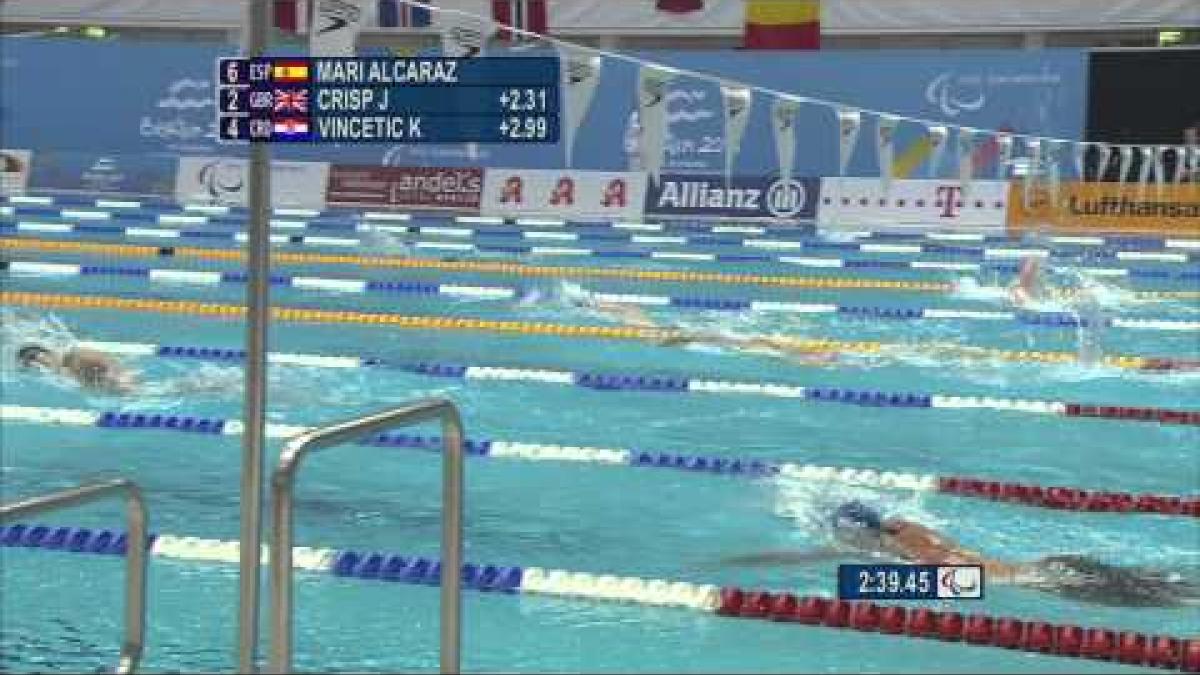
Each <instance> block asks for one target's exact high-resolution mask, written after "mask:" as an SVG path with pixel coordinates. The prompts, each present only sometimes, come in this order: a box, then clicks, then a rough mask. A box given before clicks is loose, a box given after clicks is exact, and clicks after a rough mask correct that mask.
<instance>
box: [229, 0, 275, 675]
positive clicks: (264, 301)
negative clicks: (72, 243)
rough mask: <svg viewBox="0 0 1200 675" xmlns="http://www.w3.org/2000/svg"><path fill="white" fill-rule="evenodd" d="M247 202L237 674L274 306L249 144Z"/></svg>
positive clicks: (254, 45) (260, 195)
mask: <svg viewBox="0 0 1200 675" xmlns="http://www.w3.org/2000/svg"><path fill="white" fill-rule="evenodd" d="M246 4H247V10H246V12H247V14H246V36H245V41H244V47H245V56H246V57H247V58H255V57H260V56H265V54H266V50H267V30H268V27H269V25H270V18H271V2H270V0H249V2H247V3H246ZM246 202H247V207H248V208H249V214H248V215H249V221H248V223H247V229H248V239H247V242H246V252H247V257H246V275H247V285H246V374H245V376H246V394H245V403H244V405H245V413H244V415H243V419H244V420H245V425H246V428H245V435H244V436H243V441H242V513H241V518H242V533H241V569H240V572H239V575H238V581H239V594H238V658H237V664H238V667H237V672H240V673H254V672H256V671H257V668H258V616H259V614H258V608H259V589H260V587H261V570H260V568H259V565H260V562H261V554H262V494H263V468H264V466H263V463H264V452H263V449H264V445H265V440H266V430H265V425H266V419H265V417H266V407H267V382H266V374H267V373H266V351H267V327H268V326H267V324H268V320H269V316H268V311H269V306H270V297H269V291H270V284H269V283H268V280H269V279H270V265H271V259H270V230H269V221H270V209H271V159H270V153H269V152H268V149H267V145H266V144H265V143H252V144H251V145H250V167H249V170H248V175H247V184H246Z"/></svg>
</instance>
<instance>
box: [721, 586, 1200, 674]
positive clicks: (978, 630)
mask: <svg viewBox="0 0 1200 675" xmlns="http://www.w3.org/2000/svg"><path fill="white" fill-rule="evenodd" d="M717 613H718V614H720V615H722V616H728V617H738V618H744V619H758V620H763V621H776V622H791V623H801V624H805V625H809V626H824V627H826V628H835V629H841V630H855V631H860V632H864V633H884V634H888V635H894V636H897V637H910V638H922V639H930V640H943V641H946V642H964V643H967V644H972V645H978V646H981V647H997V648H1002V649H1011V650H1015V651H1023V652H1030V653H1034V654H1048V655H1053V656H1070V657H1075V658H1083V659H1091V660H1095V661H1116V662H1119V663H1125V664H1129V665H1140V666H1150V667H1153V668H1163V669H1167V670H1184V671H1186V672H1200V639H1191V640H1188V639H1183V638H1177V637H1170V636H1166V635H1150V634H1146V633H1138V632H1134V631H1116V630H1111V629H1107V628H1088V627H1084V626H1075V625H1069V624H1052V623H1046V622H1043V621H1024V620H1021V619H1015V618H1011V617H993V616H988V615H985V614H967V615H964V614H961V613H959V612H939V611H936V610H931V609H928V608H924V607H919V608H912V609H910V608H907V607H900V606H897V605H877V604H875V603H872V602H848V601H844V600H831V599H828V598H820V597H812V596H799V597H798V596H795V595H792V594H790V593H770V592H767V591H751V590H743V589H740V588H734V587H727V588H723V589H721V607H720V609H718V610H717Z"/></svg>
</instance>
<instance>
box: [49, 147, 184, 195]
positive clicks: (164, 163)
mask: <svg viewBox="0 0 1200 675" xmlns="http://www.w3.org/2000/svg"><path fill="white" fill-rule="evenodd" d="M178 163H179V160H178V159H177V158H176V157H173V156H171V155H167V154H148V155H131V154H113V153H106V154H99V153H94V152H63V151H46V152H39V153H38V159H37V162H36V163H35V164H34V165H33V167H32V170H31V172H30V175H29V188H30V189H35V190H46V191H52V192H84V193H88V194H108V195H127V196H153V197H169V196H171V195H172V194H174V192H175V169H176V165H177V164H178Z"/></svg>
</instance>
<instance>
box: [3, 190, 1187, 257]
mask: <svg viewBox="0 0 1200 675" xmlns="http://www.w3.org/2000/svg"><path fill="white" fill-rule="evenodd" d="M8 201H9V202H10V203H11V204H13V206H7V207H5V206H0V216H9V217H12V216H16V215H28V216H41V217H47V216H49V217H55V216H59V217H68V218H74V219H80V220H88V219H90V220H106V219H110V218H127V219H128V218H132V219H139V220H141V221H142V222H155V223H160V224H177V225H187V224H209V223H212V224H226V225H243V224H244V223H245V221H246V216H245V212H244V209H241V208H231V207H228V206H210V205H199V204H188V205H178V204H175V205H168V206H161V205H159V206H146V207H145V208H146V209H147V211H148V212H146V213H139V212H138V211H139V210H140V209H142V208H143V205H142V204H141V203H140V202H137V201H114V200H108V199H97V200H94V203H93V202H91V201H86V200H84V201H80V202H79V205H80V206H84V207H85V208H82V209H79V208H68V209H61V208H57V209H56V208H48V207H53V206H54V204H55V201H54V200H53V199H52V198H49V197H13V198H11V199H10V200H8ZM92 206H95V207H96V209H99V210H93V209H91V208H90V207H92ZM112 209H118V211H115V212H114V211H112ZM273 215H275V216H279V217H282V218H299V219H301V220H286V221H285V220H280V221H276V222H277V223H278V226H279V227H291V228H297V227H301V228H302V227H309V226H311V227H314V229H331V230H355V229H358V228H359V227H360V226H361V225H362V224H363V221H369V222H389V221H390V222H408V221H412V220H413V219H414V218H413V216H412V214H409V213H401V212H394V211H370V210H357V209H339V210H332V211H318V210H315V209H275V210H274V212H273ZM160 216H165V218H160ZM420 218H421V219H422V220H423V221H430V220H440V221H441V222H445V223H462V224H470V225H491V226H505V225H507V226H512V225H517V226H529V227H557V228H569V229H593V230H595V229H615V230H627V231H641V232H704V233H709V234H714V235H717V234H750V235H764V234H772V233H779V232H787V231H795V230H798V229H801V230H802V229H805V228H796V227H794V226H788V227H779V226H775V227H772V226H758V225H749V224H740V225H739V224H734V225H730V224H707V223H686V222H664V223H649V222H640V223H639V222H597V221H591V222H586V221H579V222H572V221H566V220H562V219H555V218H516V219H512V218H499V217H492V216H454V217H450V216H430V215H428V214H425V215H422V216H420ZM506 231H509V232H511V229H509V230H506ZM838 234H839V236H841V237H845V238H848V239H873V240H880V241H912V240H914V239H926V240H928V241H935V242H977V243H989V242H990V243H1011V242H1012V238H1011V237H1008V236H1005V235H987V234H982V233H973V232H955V231H949V232H945V231H933V232H917V233H904V232H899V233H898V232H873V231H870V230H865V231H840V232H839V233H838ZM1045 240H1046V241H1047V242H1049V243H1051V244H1059V245H1064V246H1075V247H1123V248H1126V249H1127V250H1134V251H1136V250H1144V251H1151V250H1162V249H1174V250H1184V251H1188V250H1191V251H1200V241H1198V240H1191V239H1175V238H1166V239H1164V238H1159V237H1146V236H1141V237H1131V236H1109V237H1099V236H1080V235H1061V236H1047V237H1046V238H1045ZM829 243H832V242H829Z"/></svg>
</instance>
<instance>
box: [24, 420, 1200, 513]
mask: <svg viewBox="0 0 1200 675" xmlns="http://www.w3.org/2000/svg"><path fill="white" fill-rule="evenodd" d="M0 421H7V422H9V423H12V422H20V423H29V424H42V425H66V426H83V427H95V428H101V429H114V430H146V429H150V430H159V431H167V432H177V433H201V434H217V435H236V434H240V433H242V425H241V423H240V422H238V421H236V420H225V419H218V418H204V417H194V416H190V415H154V414H145V413H128V412H115V411H109V412H99V413H93V412H90V411H86V410H70V409H63V408H35V407H26V406H0ZM309 430H310V429H308V428H305V427H293V426H286V425H281V424H268V425H267V435H268V436H269V437H271V438H291V437H292V436H294V435H296V434H298V433H302V432H304V431H309ZM360 444H363V445H373V446H384V447H393V448H408V449H416V450H425V451H432V452H437V451H440V450H441V439H439V438H438V437H436V436H430V437H426V436H416V435H406V434H400V433H386V434H379V435H376V436H374V437H371V438H368V439H364V440H363V441H361V442H360ZM464 449H465V451H466V453H467V454H468V455H469V456H471V457H483V458H494V459H515V460H524V461H535V462H574V463H580V464H598V465H602V466H610V467H614V466H623V467H631V468H656V469H672V470H676V471H686V472H688V473H693V474H698V473H703V474H713V475H724V476H738V477H742V478H749V479H762V478H775V477H778V478H781V479H783V480H788V481H799V482H812V483H819V484H820V485H822V486H826V487H828V486H829V485H831V484H841V485H846V486H851V487H859V488H870V489H876V490H908V491H912V492H938V493H941V494H947V495H954V496H958V497H972V498H976V499H988V500H992V501H1004V502H1009V503H1012V504H1020V505H1024V506H1034V507H1039V508H1052V509H1060V510H1061V509H1066V510H1074V511H1090V512H1110V513H1112V512H1116V513H1143V514H1165V515H1178V516H1187V517H1193V518H1198V517H1200V495H1195V494H1193V495H1165V494H1148V493H1143V494H1137V493H1128V492H1112V491H1096V490H1081V489H1078V488H1068V487H1061V486H1040V485H1029V484H1021V483H1009V482H1003V481H997V480H994V479H990V478H975V477H967V476H934V475H931V474H915V473H904V472H898V471H882V472H881V471H876V470H874V469H855V468H849V467H831V466H820V465H815V464H796V463H791V462H782V463H778V462H769V461H763V460H759V459H739V458H734V457H720V456H707V455H685V454H676V453H653V452H647V451H644V450H627V449H605V448H586V447H579V446H563V445H548V444H532V443H516V442H508V441H496V440H474V439H466V440H465V441H464Z"/></svg>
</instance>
